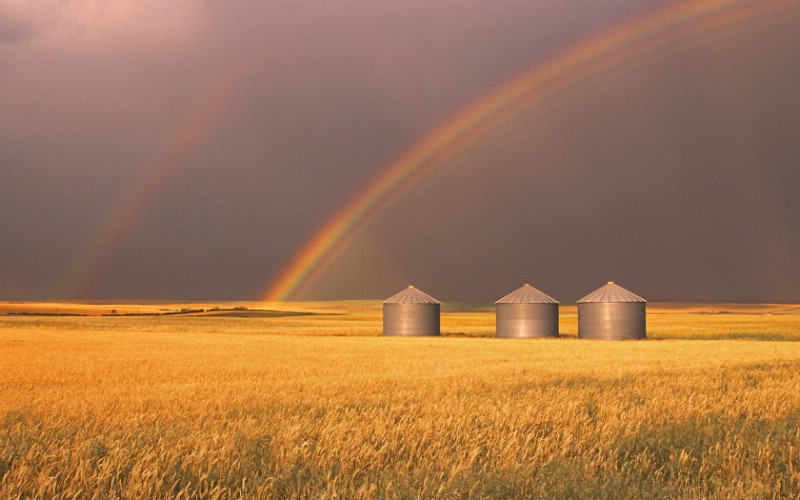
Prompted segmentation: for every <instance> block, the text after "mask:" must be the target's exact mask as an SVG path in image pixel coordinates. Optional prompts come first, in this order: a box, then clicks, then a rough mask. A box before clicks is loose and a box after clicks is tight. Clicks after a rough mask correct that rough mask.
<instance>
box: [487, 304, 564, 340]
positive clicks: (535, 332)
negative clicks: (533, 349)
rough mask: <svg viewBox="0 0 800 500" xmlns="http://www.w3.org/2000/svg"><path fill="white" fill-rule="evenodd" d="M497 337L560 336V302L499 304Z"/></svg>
mask: <svg viewBox="0 0 800 500" xmlns="http://www.w3.org/2000/svg"><path fill="white" fill-rule="evenodd" d="M496 307H497V316H496V324H497V337H499V338H545V337H558V304H497V306H496Z"/></svg>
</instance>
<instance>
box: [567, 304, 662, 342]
mask: <svg viewBox="0 0 800 500" xmlns="http://www.w3.org/2000/svg"><path fill="white" fill-rule="evenodd" d="M646 315H647V313H646V304H645V303H644V302H586V303H580V304H578V338H581V339H602V340H628V339H643V338H645V337H646V336H647V333H646V332H647V324H646V321H647V320H646Z"/></svg>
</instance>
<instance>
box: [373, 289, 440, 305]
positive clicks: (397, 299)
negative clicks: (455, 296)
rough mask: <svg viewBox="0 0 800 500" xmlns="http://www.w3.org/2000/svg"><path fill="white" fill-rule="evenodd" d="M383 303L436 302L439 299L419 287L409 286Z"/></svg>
mask: <svg viewBox="0 0 800 500" xmlns="http://www.w3.org/2000/svg"><path fill="white" fill-rule="evenodd" d="M383 303H384V304H438V303H439V301H438V300H436V299H434V298H433V297H431V296H430V295H428V294H427V293H425V292H423V291H422V290H420V289H419V288H414V286H413V285H412V286H409V287H408V288H406V289H404V290H403V291H401V292H399V293H396V294H394V295H392V296H391V297H389V298H388V299H386V300H384V301H383Z"/></svg>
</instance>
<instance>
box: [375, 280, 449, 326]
mask: <svg viewBox="0 0 800 500" xmlns="http://www.w3.org/2000/svg"><path fill="white" fill-rule="evenodd" d="M440 307H441V306H440V304H439V301H438V300H436V299H434V298H433V297H431V296H430V295H428V294H427V293H425V292H423V291H421V290H419V289H417V288H414V287H413V286H409V287H408V288H406V289H405V290H403V291H402V292H400V293H397V294H395V295H393V296H391V297H389V298H388V299H386V300H385V301H384V302H383V334H384V335H387V336H388V335H391V336H402V337H414V336H433V335H439V333H440V332H439V312H440Z"/></svg>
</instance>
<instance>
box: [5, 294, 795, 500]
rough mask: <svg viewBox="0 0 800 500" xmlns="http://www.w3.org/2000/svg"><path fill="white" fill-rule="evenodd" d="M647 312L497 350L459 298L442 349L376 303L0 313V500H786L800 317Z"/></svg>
mask: <svg viewBox="0 0 800 500" xmlns="http://www.w3.org/2000/svg"><path fill="white" fill-rule="evenodd" d="M23 309H24V310H25V311H27V312H28V313H31V312H34V313H36V314H35V315H32V314H28V315H8V313H14V312H17V313H18V312H20V311H21V310H23ZM112 310H113V311H114V313H115V315H114V316H100V314H110V312H111V311H112ZM275 311H282V312H283V313H285V312H286V311H299V312H304V313H314V314H313V315H303V316H286V315H283V314H276V313H275ZM171 312H176V313H180V314H174V315H172V314H170V315H160V316H144V315H141V314H144V313H154V314H155V313H161V314H165V313H171ZM129 313H138V314H140V315H135V316H124V315H123V314H129ZM648 313H649V314H648V340H645V341H633V342H602V341H583V340H577V339H575V337H576V332H577V320H576V313H575V308H574V307H572V308H570V307H564V308H562V314H561V331H562V337H563V338H561V339H549V340H498V339H493V338H487V337H490V336H491V335H492V334H493V329H494V317H493V315H492V313H491V308H489V307H488V306H486V307H476V306H474V305H464V304H447V305H446V307H445V308H444V312H443V316H442V331H443V336H442V337H440V338H384V337H380V336H379V335H380V331H381V316H380V303H379V302H375V301H353V302H337V303H307V304H256V303H251V304H222V305H219V304H201V305H199V304H179V305H175V304H171V305H164V304H157V303H152V304H134V305H130V304H128V305H124V304H123V305H119V304H117V305H110V304H56V303H53V304H4V305H3V306H2V307H0V405H2V406H1V407H0V419H1V420H0V497H3V498H18V497H21V498H27V497H41V498H64V497H69V498H73V497H80V498H84V497H86V498H92V497H96V498H115V497H126V498H131V497H133V498H158V497H190V498H196V497H202V498H230V497H247V498H291V497H314V498H334V497H338V498H398V497H399V498H463V497H466V498H482V497H491V498H498V497H499V498H504V497H505V498H512V497H513V498H517V497H542V496H544V497H556V498H587V497H590V498H637V497H646V498H798V497H799V496H800V390H798V387H800V308H798V307H797V306H788V305H767V306H755V305H754V306H734V305H713V306H709V305H680V304H673V305H658V304H657V305H650V306H648ZM40 314H52V315H51V316H47V315H40ZM63 314H89V315H88V316H63Z"/></svg>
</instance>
